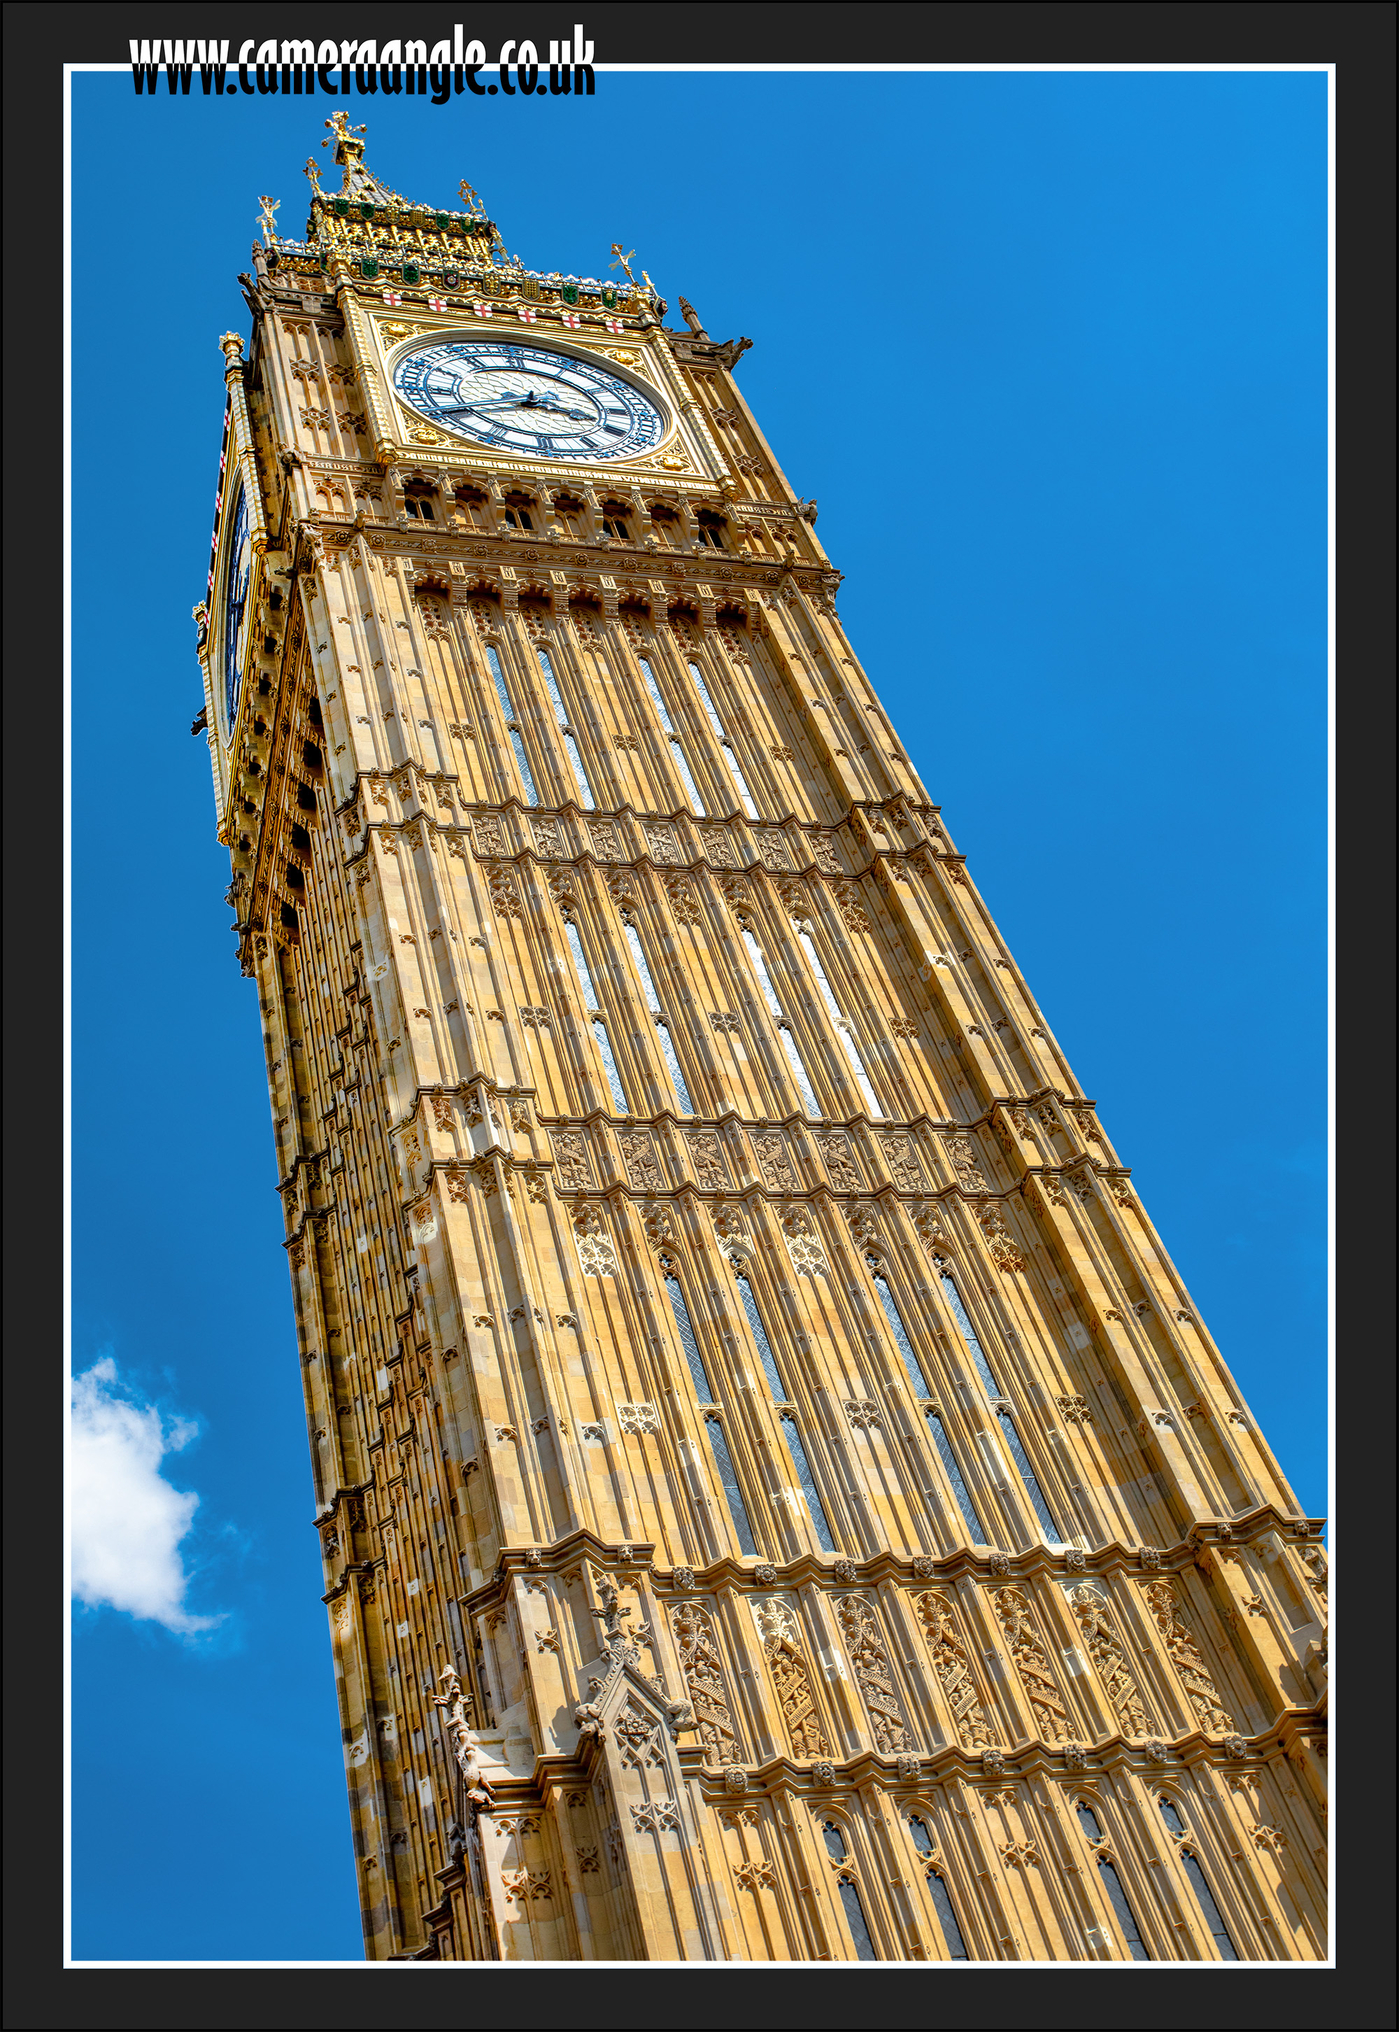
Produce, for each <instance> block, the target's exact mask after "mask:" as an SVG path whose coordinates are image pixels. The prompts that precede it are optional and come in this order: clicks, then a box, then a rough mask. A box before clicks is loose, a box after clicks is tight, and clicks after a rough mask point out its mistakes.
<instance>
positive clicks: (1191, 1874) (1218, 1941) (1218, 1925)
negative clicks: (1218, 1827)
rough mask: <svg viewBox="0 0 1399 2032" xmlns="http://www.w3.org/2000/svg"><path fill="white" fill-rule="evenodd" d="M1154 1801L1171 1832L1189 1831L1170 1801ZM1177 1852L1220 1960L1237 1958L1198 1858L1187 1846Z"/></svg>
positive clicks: (1178, 1833)
mask: <svg viewBox="0 0 1399 2032" xmlns="http://www.w3.org/2000/svg"><path fill="white" fill-rule="evenodd" d="M1156 1804H1157V1805H1158V1806H1159V1807H1160V1809H1161V1818H1162V1819H1163V1820H1164V1821H1165V1823H1166V1825H1167V1827H1168V1828H1169V1829H1170V1830H1171V1833H1172V1834H1174V1835H1184V1834H1187V1833H1188V1832H1189V1830H1188V1829H1187V1827H1186V1825H1185V1822H1184V1821H1183V1820H1182V1819H1181V1816H1180V1811H1179V1809H1178V1808H1177V1806H1176V1804H1175V1802H1174V1801H1173V1800H1170V1799H1165V1798H1161V1799H1158V1800H1157V1802H1156ZM1177 1854H1178V1855H1179V1857H1180V1861H1181V1867H1182V1868H1183V1869H1184V1871H1185V1874H1186V1876H1187V1877H1188V1878H1189V1879H1190V1888H1191V1890H1192V1891H1193V1892H1194V1893H1195V1903H1196V1904H1197V1905H1198V1906H1199V1908H1200V1917H1201V1918H1202V1919H1203V1920H1204V1922H1205V1925H1206V1926H1207V1927H1208V1928H1209V1932H1210V1937H1211V1939H1212V1940H1213V1941H1214V1944H1215V1946H1216V1948H1217V1949H1218V1950H1219V1959H1220V1960H1221V1961H1237V1960H1238V1958H1239V1956H1238V1951H1237V1949H1236V1948H1235V1946H1234V1943H1233V1941H1232V1940H1231V1939H1230V1938H1229V1929H1228V1927H1227V1926H1226V1925H1225V1924H1224V1915H1223V1913H1222V1912H1221V1911H1220V1909H1219V1907H1218V1906H1217V1905H1216V1904H1215V1902H1214V1893H1213V1892H1212V1891H1211V1890H1210V1887H1209V1883H1208V1881H1207V1879H1206V1877H1205V1873H1204V1871H1203V1870H1202V1869H1201V1868H1200V1862H1199V1858H1198V1857H1197V1856H1193V1855H1191V1853H1190V1851H1189V1849H1186V1848H1181V1849H1178V1850H1177Z"/></svg>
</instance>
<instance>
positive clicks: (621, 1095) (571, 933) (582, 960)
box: [564, 919, 630, 1115]
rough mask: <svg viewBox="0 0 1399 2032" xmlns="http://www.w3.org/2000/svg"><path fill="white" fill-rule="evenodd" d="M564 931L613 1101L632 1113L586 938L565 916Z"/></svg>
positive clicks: (619, 1111)
mask: <svg viewBox="0 0 1399 2032" xmlns="http://www.w3.org/2000/svg"><path fill="white" fill-rule="evenodd" d="M564 934H565V936H566V937H567V939H568V949H569V951H570V952H571V953H572V954H573V969H574V972H575V973H576V974H577V976H578V986H579V988H580V989H581V990H582V995H583V1007H584V1008H585V1009H586V1010H587V1011H588V1012H589V1019H588V1020H589V1021H590V1022H591V1024H592V1026H593V1036H594V1037H595V1038H596V1039H597V1048H598V1055H599V1057H600V1058H601V1059H602V1066H603V1071H604V1072H605V1073H606V1074H607V1084H608V1087H609V1088H610V1090H611V1094H612V1104H613V1106H614V1107H615V1108H616V1110H617V1113H618V1114H619V1115H625V1114H628V1113H629V1112H630V1111H629V1109H628V1107H627V1096H626V1092H625V1090H624V1089H623V1086H622V1075H621V1074H620V1073H619V1072H618V1070H617V1061H616V1058H615V1057H614V1056H613V1052H612V1041H611V1039H610V1038H609V1037H608V1035H607V1025H606V1023H605V1022H604V1021H603V1018H602V1013H601V1004H600V1003H599V1001H598V998H597V990H596V989H595V988H594V986H593V977H592V975H591V973H589V971H588V962H587V958H586V956H585V955H584V952H583V941H582V939H581V938H580V937H579V936H578V926H577V925H576V924H574V923H573V922H572V920H571V919H565V921H564Z"/></svg>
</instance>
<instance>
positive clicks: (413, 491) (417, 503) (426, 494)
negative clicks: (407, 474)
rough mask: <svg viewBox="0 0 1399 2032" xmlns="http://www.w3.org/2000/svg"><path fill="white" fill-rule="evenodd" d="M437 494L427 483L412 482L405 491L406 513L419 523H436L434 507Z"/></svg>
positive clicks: (420, 481)
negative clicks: (433, 500)
mask: <svg viewBox="0 0 1399 2032" xmlns="http://www.w3.org/2000/svg"><path fill="white" fill-rule="evenodd" d="M435 492H436V489H435V488H433V487H430V486H428V485H427V483H426V482H425V481H422V480H410V481H409V482H408V484H407V486H406V487H405V488H404V490H403V506H404V511H405V512H406V513H407V514H408V515H410V516H412V517H413V518H414V519H415V520H417V521H420V522H435V521H436V520H437V513H436V510H435V509H434V508H433V505H432V497H433V494H434V493H435Z"/></svg>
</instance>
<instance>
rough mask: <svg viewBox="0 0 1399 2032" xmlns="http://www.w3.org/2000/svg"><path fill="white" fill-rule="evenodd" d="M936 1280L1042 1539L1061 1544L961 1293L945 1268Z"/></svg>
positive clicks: (1059, 1536)
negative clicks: (1003, 1438)
mask: <svg viewBox="0 0 1399 2032" xmlns="http://www.w3.org/2000/svg"><path fill="white" fill-rule="evenodd" d="M938 1281H939V1282H940V1284H941V1285H942V1289H943V1294H944V1296H945V1297H946V1299H947V1303H948V1306H949V1307H950V1309H951V1312H952V1317H953V1318H954V1319H955V1320H956V1322H957V1325H958V1327H959V1328H960V1330H961V1335H962V1339H963V1340H964V1341H965V1342H966V1344H967V1352H968V1354H970V1356H971V1358H972V1361H973V1363H974V1364H975V1366H976V1373H977V1375H978V1376H979V1377H980V1378H981V1382H982V1387H983V1388H984V1390H985V1392H986V1394H987V1396H988V1397H989V1398H990V1399H991V1407H992V1410H993V1411H994V1412H995V1415H996V1422H997V1423H998V1425H999V1426H1000V1428H1001V1431H1002V1433H1003V1434H1004V1436H1005V1442H1006V1448H1007V1451H1008V1452H1009V1454H1010V1457H1011V1459H1012V1460H1013V1461H1014V1463H1015V1469H1016V1473H1017V1474H1018V1475H1019V1477H1020V1479H1021V1481H1022V1483H1023V1484H1024V1487H1025V1494H1026V1495H1027V1496H1028V1497H1029V1499H1030V1507H1031V1509H1032V1510H1033V1511H1034V1513H1035V1515H1036V1517H1037V1518H1038V1519H1039V1524H1040V1529H1041V1530H1042V1531H1043V1532H1044V1535H1045V1537H1046V1539H1047V1540H1048V1541H1049V1543H1050V1544H1051V1545H1062V1544H1063V1542H1064V1541H1063V1538H1062V1537H1061V1535H1060V1532H1059V1526H1058V1525H1057V1524H1056V1523H1055V1521H1054V1518H1053V1515H1052V1513H1051V1511H1050V1508H1049V1504H1048V1503H1047V1502H1046V1501H1045V1495H1044V1490H1043V1489H1042V1488H1041V1487H1040V1484H1039V1477H1038V1476H1037V1475H1036V1473H1035V1471H1034V1469H1033V1468H1032V1467H1031V1465H1030V1457H1029V1455H1028V1454H1027V1453H1026V1451H1025V1448H1024V1446H1023V1445H1022V1444H1021V1439H1020V1434H1019V1431H1018V1430H1017V1428H1016V1423H1015V1419H1014V1417H1013V1416H1012V1414H1011V1413H1010V1412H1009V1411H1007V1410H1005V1409H1004V1408H1003V1407H1002V1405H1001V1401H1000V1399H1001V1393H1000V1391H999V1389H998V1388H997V1387H996V1379H995V1377H994V1376H993V1375H992V1374H991V1365H990V1363H989V1362H988V1361H987V1359H986V1355H985V1352H984V1350H983V1348H982V1345H981V1343H980V1341H979V1340H978V1339H977V1337H976V1331H975V1329H974V1327H973V1326H972V1323H971V1320H970V1319H969V1318H968V1316H967V1308H966V1307H965V1306H964V1305H963V1303H962V1294H961V1293H960V1291H958V1289H957V1286H956V1285H955V1284H954V1283H953V1281H952V1279H951V1278H950V1277H949V1276H948V1274H947V1272H946V1271H943V1272H942V1273H941V1274H940V1276H939V1280H938Z"/></svg>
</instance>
